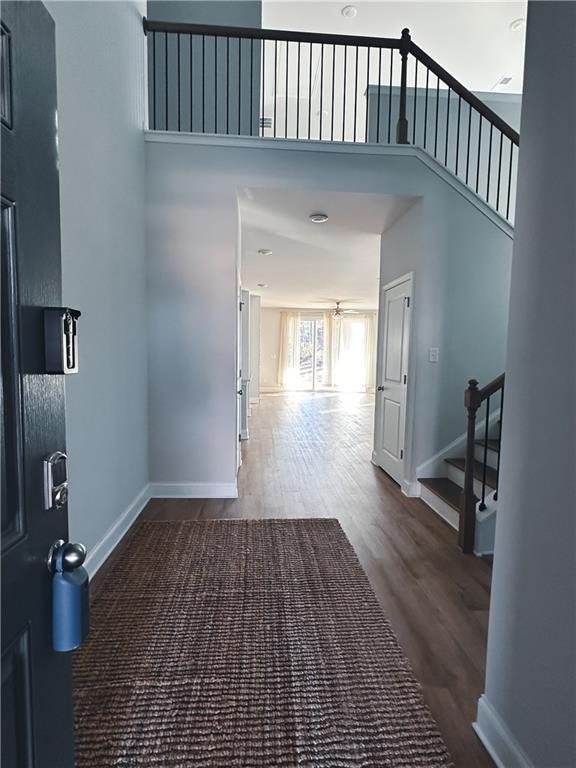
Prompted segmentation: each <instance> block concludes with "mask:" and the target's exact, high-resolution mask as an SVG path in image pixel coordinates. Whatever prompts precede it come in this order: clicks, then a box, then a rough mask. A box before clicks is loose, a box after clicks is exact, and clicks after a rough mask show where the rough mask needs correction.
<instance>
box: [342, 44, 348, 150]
mask: <svg viewBox="0 0 576 768" xmlns="http://www.w3.org/2000/svg"><path fill="white" fill-rule="evenodd" d="M347 55H348V46H347V45H345V46H344V87H343V90H342V141H346V87H347V85H348V78H347V74H348V67H347V60H346V59H347Z"/></svg>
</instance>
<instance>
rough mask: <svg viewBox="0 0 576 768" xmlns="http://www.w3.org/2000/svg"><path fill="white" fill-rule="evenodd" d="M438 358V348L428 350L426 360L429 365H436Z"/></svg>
mask: <svg viewBox="0 0 576 768" xmlns="http://www.w3.org/2000/svg"><path fill="white" fill-rule="evenodd" d="M439 357H440V350H439V349H438V347H430V349H429V350H428V360H429V361H430V362H431V363H437V362H438V359H439Z"/></svg>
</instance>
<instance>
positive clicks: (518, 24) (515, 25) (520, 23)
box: [510, 18, 526, 32]
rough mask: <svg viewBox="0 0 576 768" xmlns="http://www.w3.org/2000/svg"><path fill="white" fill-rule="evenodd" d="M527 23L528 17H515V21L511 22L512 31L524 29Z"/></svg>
mask: <svg viewBox="0 0 576 768" xmlns="http://www.w3.org/2000/svg"><path fill="white" fill-rule="evenodd" d="M525 24H526V19H524V18H520V19H514V21H511V22H510V29H511V31H512V32H519V31H520V30H521V29H524V26H525Z"/></svg>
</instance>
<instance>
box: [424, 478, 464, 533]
mask: <svg viewBox="0 0 576 768" xmlns="http://www.w3.org/2000/svg"><path fill="white" fill-rule="evenodd" d="M420 487H421V495H420V498H421V499H422V501H425V502H426V504H428V506H429V507H430V508H431V509H433V510H434V512H436V514H437V515H440V517H441V518H443V519H444V520H445V521H446V522H447V523H448V524H449V525H451V526H452V528H456V530H458V524H459V519H460V516H459V515H458V512H456V510H455V509H453V508H452V507H451V506H450V504H447V503H446V502H445V501H444V499H441V498H440V497H439V496H436V494H435V493H434V492H433V491H431V490H430V488H426V487H425V486H423V485H422V486H420Z"/></svg>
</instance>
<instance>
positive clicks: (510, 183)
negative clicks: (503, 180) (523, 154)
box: [506, 139, 514, 219]
mask: <svg viewBox="0 0 576 768" xmlns="http://www.w3.org/2000/svg"><path fill="white" fill-rule="evenodd" d="M513 152H514V142H513V141H512V139H510V165H509V167H508V194H507V200H506V218H507V219H510V195H511V192H512V155H513Z"/></svg>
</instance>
